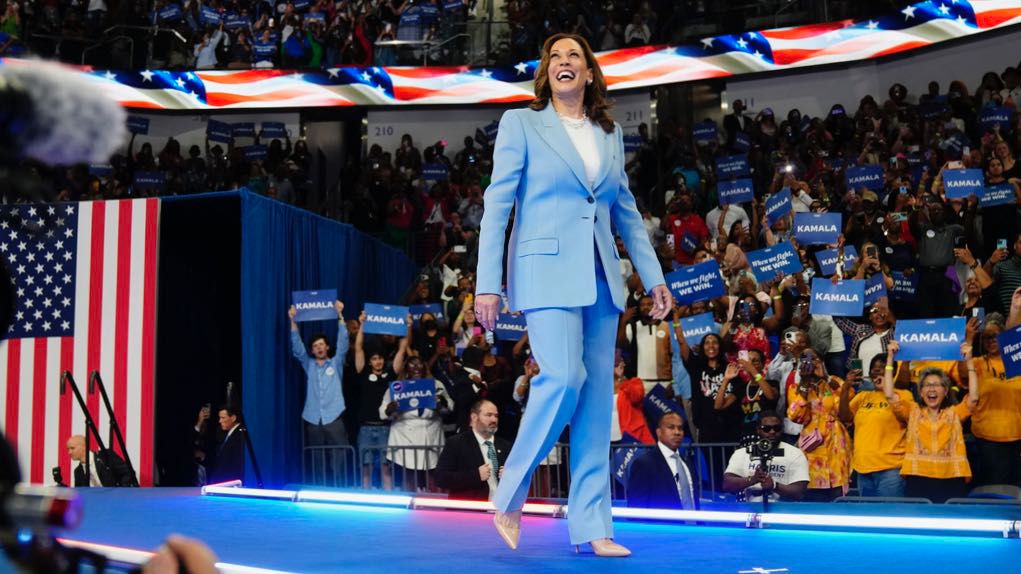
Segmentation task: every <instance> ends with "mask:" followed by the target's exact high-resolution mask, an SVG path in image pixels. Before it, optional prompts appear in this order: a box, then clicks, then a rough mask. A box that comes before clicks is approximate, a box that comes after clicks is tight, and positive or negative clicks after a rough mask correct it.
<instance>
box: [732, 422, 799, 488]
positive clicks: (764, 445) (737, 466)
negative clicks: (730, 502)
mask: <svg viewBox="0 0 1021 574" xmlns="http://www.w3.org/2000/svg"><path fill="white" fill-rule="evenodd" d="M756 432H757V433H758V440H754V441H752V442H750V443H749V444H748V445H747V447H745V448H739V449H737V450H735V451H734V454H732V455H731V456H730V462H729V463H728V464H727V469H726V471H724V474H723V490H724V491H725V492H733V493H743V495H744V499H745V500H746V501H748V502H758V501H761V500H762V493H763V492H765V493H766V494H768V495H769V500H770V501H776V500H784V501H796V500H801V497H802V496H804V494H805V488H806V487H807V486H808V459H806V458H805V455H804V453H802V452H801V451H800V450H798V448H797V447H796V446H793V445H790V444H787V443H785V442H781V441H780V435H781V434H782V433H783V419H782V418H780V415H778V414H776V413H775V412H772V411H765V412H763V413H762V416H761V417H760V418H759V426H758V428H757V429H756Z"/></svg>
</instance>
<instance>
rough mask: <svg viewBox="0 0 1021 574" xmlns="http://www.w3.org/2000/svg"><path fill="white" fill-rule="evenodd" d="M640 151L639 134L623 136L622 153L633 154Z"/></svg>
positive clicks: (640, 139) (640, 140)
mask: <svg viewBox="0 0 1021 574" xmlns="http://www.w3.org/2000/svg"><path fill="white" fill-rule="evenodd" d="M640 149H642V136H641V134H625V135H624V153H635V152H636V151H638V150H640Z"/></svg>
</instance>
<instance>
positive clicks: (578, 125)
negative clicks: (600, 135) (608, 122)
mask: <svg viewBox="0 0 1021 574" xmlns="http://www.w3.org/2000/svg"><path fill="white" fill-rule="evenodd" d="M559 117H560V123H562V124H563V125H564V130H565V131H566V132H567V136H568V137H569V138H571V143H573V144H574V149H576V150H577V151H578V155H580V156H581V161H582V162H583V163H584V164H585V177H586V178H587V179H588V184H589V187H590V188H591V187H592V186H594V185H595V184H596V177H598V176H599V168H600V166H601V163H602V160H601V158H600V157H599V148H598V147H596V130H598V129H602V128H600V127H599V125H598V124H596V123H595V122H592V121H589V119H588V117H584V118H581V119H577V120H576V119H574V118H566V117H564V116H559Z"/></svg>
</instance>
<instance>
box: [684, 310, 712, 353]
mask: <svg viewBox="0 0 1021 574" xmlns="http://www.w3.org/2000/svg"><path fill="white" fill-rule="evenodd" d="M681 332H682V333H684V340H685V341H687V342H688V344H689V345H697V344H699V342H701V341H702V337H705V336H706V335H708V334H710V333H712V334H714V335H719V334H720V325H719V323H717V322H716V319H715V318H714V317H713V314H712V313H701V314H699V315H692V316H690V317H683V318H681Z"/></svg>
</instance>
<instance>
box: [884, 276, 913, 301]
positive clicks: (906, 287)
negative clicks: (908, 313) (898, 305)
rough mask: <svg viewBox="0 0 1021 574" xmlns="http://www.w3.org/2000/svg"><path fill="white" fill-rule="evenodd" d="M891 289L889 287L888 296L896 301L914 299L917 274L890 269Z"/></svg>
mask: <svg viewBox="0 0 1021 574" xmlns="http://www.w3.org/2000/svg"><path fill="white" fill-rule="evenodd" d="M890 277H891V278H892V279H893V289H890V298H891V299H896V300H897V301H914V299H915V295H916V294H917V293H918V275H915V274H911V276H907V275H904V274H903V273H901V272H900V271H891V272H890Z"/></svg>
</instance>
